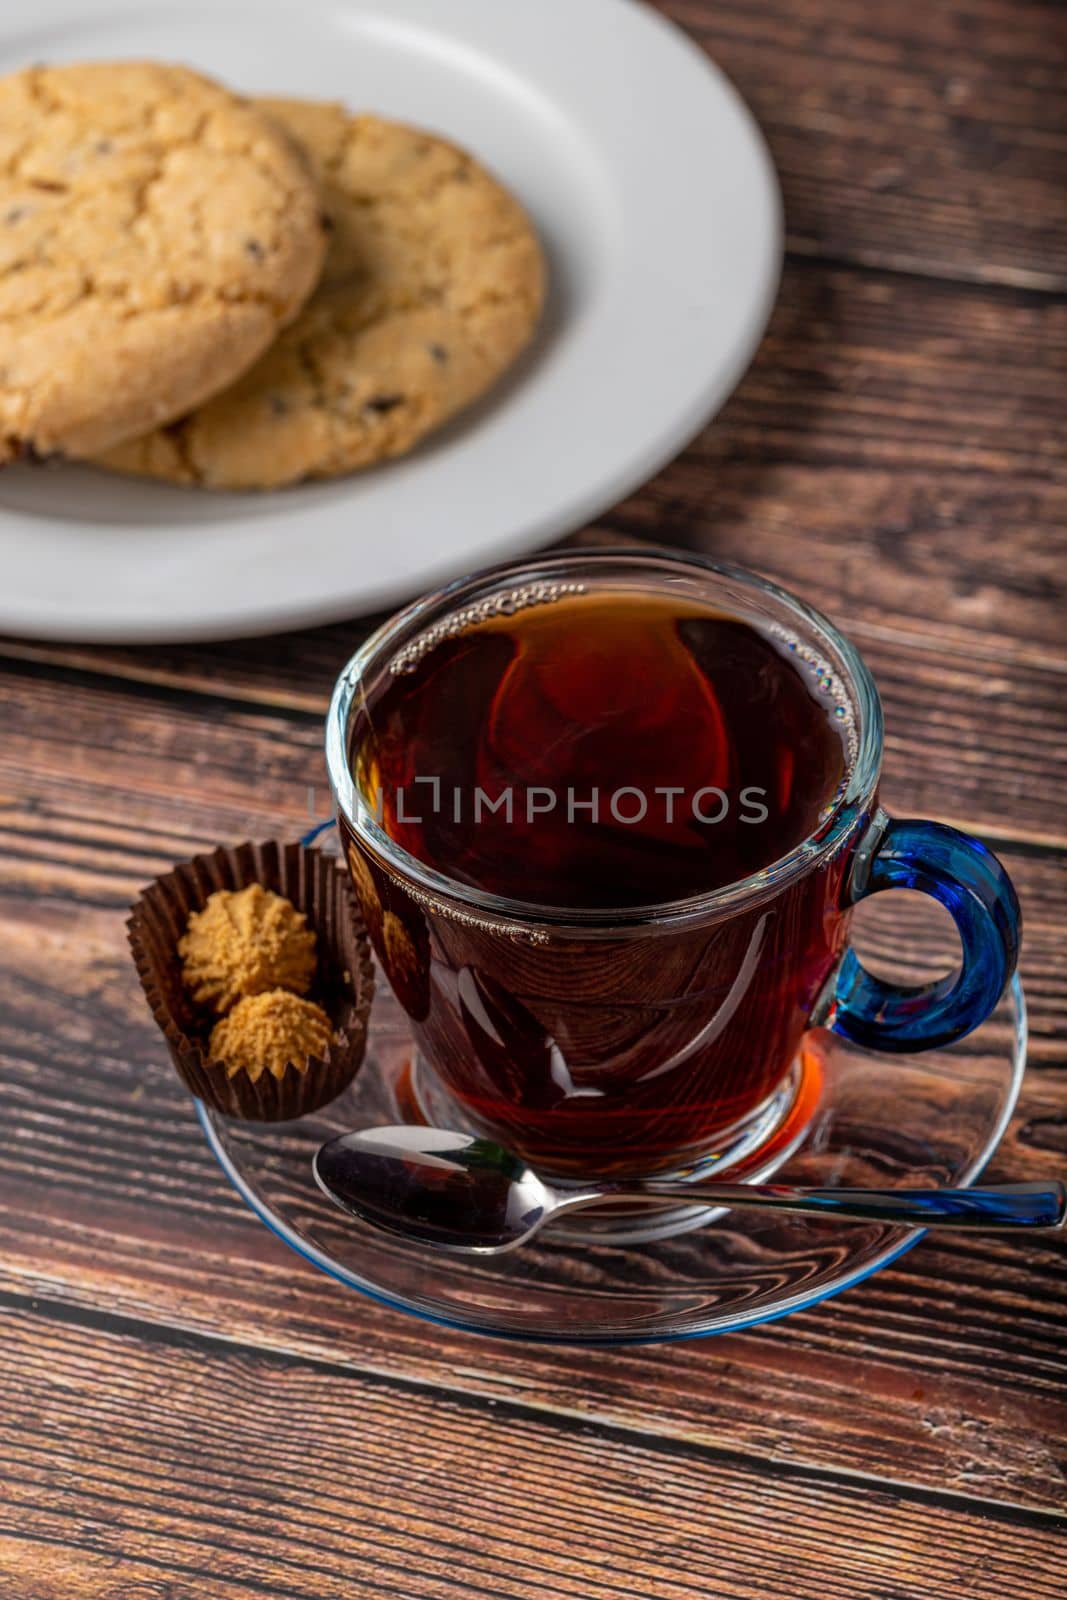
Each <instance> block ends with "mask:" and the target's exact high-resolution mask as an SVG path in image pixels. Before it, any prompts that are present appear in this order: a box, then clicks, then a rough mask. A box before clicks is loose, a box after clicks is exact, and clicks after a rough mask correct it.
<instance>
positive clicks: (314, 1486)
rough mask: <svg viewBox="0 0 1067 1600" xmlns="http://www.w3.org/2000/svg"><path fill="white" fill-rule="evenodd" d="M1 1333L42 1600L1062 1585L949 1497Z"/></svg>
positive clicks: (1061, 1556)
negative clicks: (870, 1486)
mask: <svg viewBox="0 0 1067 1600" xmlns="http://www.w3.org/2000/svg"><path fill="white" fill-rule="evenodd" d="M5 1335H6V1337H5V1354H6V1357H7V1359H6V1360H5V1363H4V1365H3V1368H0V1393H2V1394H3V1399H4V1404H3V1406H2V1407H0V1440H2V1450H0V1481H2V1480H4V1479H6V1483H5V1484H4V1488H5V1493H4V1494H3V1495H2V1496H0V1535H2V1542H0V1573H2V1572H3V1571H4V1568H5V1566H6V1567H7V1569H8V1571H9V1572H11V1571H13V1572H14V1574H15V1581H16V1582H18V1583H19V1584H20V1585H22V1587H20V1589H19V1594H20V1596H21V1597H22V1600H60V1597H62V1600H76V1597H78V1596H81V1595H86V1596H88V1595H94V1596H100V1595H105V1596H106V1595H114V1596H116V1597H117V1596H119V1595H122V1596H123V1600H129V1597H130V1596H131V1594H132V1593H134V1592H136V1593H141V1592H145V1593H147V1594H149V1595H152V1594H155V1593H166V1594H168V1595H170V1596H172V1597H173V1596H186V1595H189V1596H192V1595H196V1596H197V1597H199V1596H201V1595H202V1594H204V1593H205V1591H206V1587H207V1586H210V1592H211V1594H212V1596H216V1595H217V1596H219V1597H220V1600H222V1597H223V1596H227V1595H234V1596H238V1597H242V1600H243V1597H245V1596H251V1595H258V1594H269V1595H284V1596H285V1597H286V1600H298V1597H302V1596H308V1597H309V1600H312V1597H313V1600H325V1597H326V1596H327V1595H329V1596H333V1595H338V1596H339V1595H341V1594H351V1593H356V1594H366V1595H373V1596H375V1597H376V1600H378V1597H383V1600H384V1597H385V1596H390V1595H397V1596H401V1595H402V1596H404V1597H412V1600H414V1597H423V1596H426V1597H434V1600H444V1597H453V1596H456V1597H458V1596H460V1595H464V1596H478V1595H484V1596H487V1597H488V1596H492V1597H494V1600H511V1597H515V1600H518V1597H525V1596H528V1595H530V1594H531V1593H536V1594H537V1595H538V1596H543V1597H544V1600H570V1597H572V1596H574V1595H575V1594H578V1593H580V1594H581V1595H582V1596H583V1600H647V1597H648V1596H649V1595H655V1596H656V1597H657V1600H698V1597H700V1596H704V1595H707V1594H709V1593H715V1594H716V1595H719V1596H722V1597H723V1600H755V1597H757V1596H759V1597H761V1600H762V1597H765V1596H766V1595H767V1594H768V1593H770V1592H774V1593H780V1592H781V1589H780V1585H781V1583H782V1582H783V1579H784V1580H785V1581H787V1582H788V1586H789V1588H788V1592H789V1594H790V1600H809V1597H811V1600H816V1597H817V1600H845V1597H848V1600H856V1597H857V1596H859V1595H862V1596H864V1597H868V1596H869V1597H871V1600H874V1597H875V1596H878V1597H881V1596H887V1595H889V1594H893V1595H902V1594H907V1595H909V1596H910V1595H917V1594H920V1593H921V1594H922V1595H923V1596H924V1600H957V1596H958V1595H959V1594H961V1593H965V1594H966V1595H967V1596H968V1600H1052V1596H1054V1595H1056V1594H1057V1593H1059V1592H1060V1583H1061V1581H1062V1580H1063V1579H1065V1578H1067V1546H1065V1545H1064V1544H1063V1542H1062V1540H1059V1539H1057V1537H1056V1535H1055V1532H1054V1530H1053V1528H1052V1527H1051V1526H1050V1525H1048V1524H1047V1523H1045V1522H1043V1521H1040V1520H1037V1519H1033V1518H1031V1519H1028V1520H1027V1521H1026V1522H1023V1523H1020V1522H1019V1521H1018V1519H1017V1518H1008V1517H1006V1516H1004V1515H1003V1514H1000V1515H998V1514H997V1512H996V1511H994V1510H988V1509H987V1510H986V1511H984V1512H982V1513H976V1512H975V1511H973V1510H971V1509H970V1508H968V1507H966V1506H964V1507H962V1508H961V1507H960V1506H959V1505H957V1504H955V1503H953V1502H952V1501H951V1499H950V1500H949V1501H948V1502H947V1503H945V1502H944V1501H943V1500H942V1499H941V1498H940V1497H937V1496H930V1497H923V1498H921V1499H913V1498H909V1497H906V1496H904V1495H901V1494H900V1493H899V1492H897V1491H894V1490H893V1489H889V1488H886V1489H882V1490H872V1489H868V1488H864V1487H862V1486H860V1485H857V1484H856V1483H853V1482H842V1481H841V1480H840V1479H839V1478H838V1477H836V1476H835V1475H833V1474H814V1475H812V1474H808V1473H805V1472H797V1471H783V1470H781V1469H778V1470H776V1471H774V1472H773V1473H767V1472H764V1471H760V1470H759V1469H758V1468H756V1467H754V1466H753V1465H750V1464H749V1463H743V1462H738V1461H737V1460H736V1459H735V1458H734V1457H733V1456H732V1455H731V1454H730V1453H729V1452H721V1453H720V1452H711V1451H707V1452H700V1451H689V1452H687V1453H685V1454H679V1453H678V1452H676V1451H675V1450H673V1449H671V1448H670V1447H669V1446H663V1445H659V1444H657V1443H656V1442H655V1441H647V1440H638V1439H631V1438H628V1437H620V1436H618V1435H617V1434H615V1433H613V1432H612V1431H610V1430H606V1429H603V1428H601V1427H598V1426H596V1425H592V1426H590V1425H585V1426H581V1427H574V1426H572V1425H570V1424H569V1423H568V1422H566V1421H564V1420H559V1419H551V1420H550V1419H546V1418H536V1417H530V1416H528V1415H526V1414H524V1413H523V1412H522V1411H521V1410H518V1409H515V1408H510V1407H507V1406H505V1405H497V1406H493V1405H492V1403H491V1402H490V1403H488V1404H484V1403H478V1404H474V1405H472V1404H471V1403H469V1402H464V1401H462V1400H460V1399H457V1398H454V1397H445V1396H441V1395H434V1394H430V1393H428V1392H426V1391H422V1390H418V1389H413V1388H410V1387H405V1388H404V1389H402V1390H398V1389H397V1388H396V1387H395V1386H393V1385H391V1384H388V1383H380V1382H368V1381H366V1380H361V1379H357V1378H355V1377H354V1376H353V1375H352V1374H350V1373H348V1372H344V1371H337V1370H336V1369H334V1368H331V1367H328V1366H317V1365H313V1364H311V1363H307V1362H299V1361H292V1360H279V1359H276V1358H273V1357H270V1356H268V1355H266V1354H263V1353H261V1352H256V1353H252V1352H248V1351H244V1350H239V1349H234V1348H233V1347H232V1346H231V1347H227V1346H225V1345H223V1344H220V1343H210V1344H209V1343H204V1342H199V1341H192V1342H191V1341H189V1340H187V1339H181V1340H178V1341H174V1340H172V1339H171V1338H170V1337H169V1336H168V1335H167V1334H166V1333H163V1334H162V1336H160V1334H159V1332H156V1331H154V1332H153V1334H152V1336H151V1337H150V1338H147V1339H146V1338H145V1337H143V1336H139V1334H138V1332H137V1331H136V1330H132V1329H131V1330H119V1329H114V1330H113V1329H111V1328H109V1327H107V1326H106V1325H105V1326H102V1327H99V1328H92V1329H89V1328H83V1327H79V1326H77V1325H75V1324H73V1323H71V1322H54V1321H50V1320H49V1319H47V1318H45V1317H42V1316H34V1315H32V1314H28V1313H27V1312H25V1311H21V1310H15V1311H13V1312H12V1313H11V1314H9V1315H8V1317H7V1318H6V1323H5ZM16 1373H17V1375H18V1376H17V1378H16V1376H15V1374H16ZM131 1401H132V1402H133V1403H132V1404H131V1403H130V1402H131ZM72 1491H73V1495H72ZM103 1562H112V1563H114V1566H113V1569H111V1570H110V1571H108V1570H107V1569H106V1568H105V1569H103V1571H102V1569H101V1564H102V1563H103ZM786 1574H788V1577H787V1578H786V1576H785V1575H786ZM27 1581H28V1583H29V1587H28V1588H26V1587H25V1585H26V1583H27ZM142 1582H143V1583H145V1584H147V1585H148V1587H147V1589H146V1590H144V1591H142V1590H141V1589H140V1588H138V1589H136V1590H135V1589H134V1585H135V1584H139V1583H142ZM101 1584H103V1585H104V1586H103V1587H100V1585H101Z"/></svg>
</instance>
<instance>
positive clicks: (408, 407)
mask: <svg viewBox="0 0 1067 1600" xmlns="http://www.w3.org/2000/svg"><path fill="white" fill-rule="evenodd" d="M544 290H545V269H544V261H543V256H542V253H541V250H540V247H539V244H538V241H537V237H536V234H535V232H534V230H533V227H532V225H531V223H530V221H529V219H528V217H527V216H526V214H525V212H524V211H523V209H522V207H521V206H520V205H519V204H518V202H517V201H516V200H515V199H514V198H513V197H512V196H511V195H510V194H509V193H508V192H507V191H506V190H505V189H504V188H502V187H501V185H500V184H499V183H497V182H496V180H495V179H494V178H492V177H491V176H490V175H489V174H488V173H487V172H486V171H485V170H484V169H483V168H482V167H480V166H479V165H478V163H477V162H476V161H474V160H473V159H472V158H471V157H470V156H468V155H466V154H464V153H463V152H462V151H460V150H458V149H456V148H455V147H454V146H452V145H450V144H448V143H446V142H445V141H444V140H442V139H439V138H436V137H434V136H432V135H430V134H427V133H424V132H421V131H419V130H417V129H414V128H409V127H406V126H403V125H401V124H398V123H392V122H386V121H384V120H382V119H380V118H378V117H374V116H368V115H351V114H349V113H348V112H347V111H346V110H345V109H344V108H343V107H341V106H337V105H328V104H319V103H315V102H308V101H293V100H261V101H255V102H250V101H248V100H245V99H242V98H240V97H239V96H237V95H234V94H232V93H230V92H229V91H228V90H226V89H224V88H222V87H221V86H220V85H218V84H216V83H213V82H211V81H209V80H208V79H206V78H204V77H202V76H200V75H199V74H197V73H194V72H191V71H189V70H188V69H186V68H184V67H175V66H163V65H159V64H155V63H133V62H122V63H115V64H106V63H92V64H87V65H81V66H68V67H56V68H40V67H35V68H31V69H28V70H27V71H24V72H20V73H17V74H15V75H13V76H11V77H8V78H6V79H2V80H0V464H2V463H3V462H4V461H7V460H11V459H15V458H18V457H29V458H31V459H34V458H42V457H49V456H53V455H60V456H69V457H75V458H80V459H91V460H95V461H98V462H99V463H100V464H102V465H103V466H106V467H109V468H111V469H112V470H115V471H118V472H124V473H136V474H141V475H146V476H149V477H154V478H162V479H166V480H169V481H171V482H175V483H183V484H195V485H203V486H205V487H208V488H216V489H264V488H277V487H280V486H282V485H284V484H290V483H296V482H299V481H300V480H302V479H306V478H324V477H334V476H337V475H339V474H342V473H346V472H351V471H354V470H356V469H358V468H363V467H369V466H372V465H373V464H374V463H376V462H380V461H384V460H386V459H388V458H391V457H394V456H398V455H402V454H403V453H404V452H405V451H407V450H410V449H411V448H412V446H413V445H414V444H416V443H417V442H418V441H419V440H420V439H422V438H423V437H425V435H426V434H428V433H430V432H431V431H432V430H433V429H434V428H437V427H439V426H440V425H441V424H442V423H444V422H445V421H447V420H448V419H449V418H450V417H453V416H454V415H455V414H456V413H457V412H459V411H461V410H462V409H463V408H464V407H465V406H467V405H469V404H470V403H471V402H472V401H473V400H475V399H477V398H478V397H479V396H480V395H482V394H484V393H485V392H486V390H488V389H489V388H490V387H491V386H492V384H493V383H494V382H495V381H496V380H497V379H498V378H499V377H500V376H501V374H502V373H503V372H504V371H506V369H507V368H508V367H509V366H510V365H511V364H512V363H513V362H514V361H515V360H516V358H517V357H518V355H519V354H520V353H521V352H522V350H523V349H524V348H525V346H526V345H527V344H528V343H529V341H530V339H531V338H532V336H533V333H534V330H535V328H536V326H537V322H538V319H539V316H540V313H541V308H542V304H543V299H544Z"/></svg>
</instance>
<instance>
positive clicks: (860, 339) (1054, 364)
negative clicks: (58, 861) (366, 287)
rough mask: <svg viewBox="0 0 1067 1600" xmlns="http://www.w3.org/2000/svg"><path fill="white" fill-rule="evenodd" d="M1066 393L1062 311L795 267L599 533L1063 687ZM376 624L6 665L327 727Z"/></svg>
mask: <svg viewBox="0 0 1067 1600" xmlns="http://www.w3.org/2000/svg"><path fill="white" fill-rule="evenodd" d="M1065 393H1067V307H1065V306H1063V305H1059V304H1054V303H1050V302H1046V301H1044V300H1041V299H1035V298H1034V297H1027V296H1018V295H1011V294H1004V293H998V292H986V291H962V292H960V291H958V290H954V289H952V288H950V287H948V286H945V285H942V284H938V283H923V282H911V281H903V280H900V279H895V278H893V277H892V276H890V275H885V274H881V275H869V276H867V275H862V274H857V273H854V272H843V271H839V270H836V269H833V268H829V267H826V266H825V265H820V264H815V263H811V264H805V263H791V264H790V266H789V267H788V269H787V272H786V276H785V279H784V281H783V285H782V293H781V299H780V302H779V305H778V308H777V310H776V312H775V315H774V318H773V320H772V323H771V327H770V330H769V332H768V335H767V338H766V340H765V342H764V345H763V348H762V349H761V351H760V354H759V356H758V358H757V360H756V363H755V365H754V367H753V369H752V370H751V372H750V373H749V375H748V376H747V378H746V379H745V380H744V381H743V383H742V384H741V386H740V388H739V389H738V391H737V393H736V394H735V395H734V397H733V399H732V400H731V401H730V402H729V403H728V404H727V406H726V408H725V409H724V411H723V412H722V414H721V415H720V417H719V418H718V419H717V420H716V421H715V422H714V423H713V424H712V425H711V426H710V427H709V428H708V429H706V430H705V432H704V433H703V434H702V435H701V436H700V438H699V439H697V440H696V441H695V443H694V444H693V446H692V447H691V448H690V449H689V450H688V451H686V452H685V453H684V454H683V455H682V456H681V457H680V458H679V459H678V460H677V461H676V462H675V463H674V464H673V465H672V466H670V467H668V468H667V469H666V470H665V471H664V472H662V473H660V474H659V476H658V477H657V478H655V479H654V480H653V482H652V483H651V484H650V485H649V486H647V488H645V489H643V490H642V491H641V492H640V493H639V494H637V495H635V496H633V497H631V499H630V500H628V501H626V502H625V503H624V504H623V505H621V506H620V507H617V508H616V509H615V510H614V511H612V512H611V513H609V514H608V515H606V516H605V517H604V518H603V519H602V520H601V525H600V536H601V537H603V536H605V535H608V536H616V537H617V536H620V535H621V536H623V537H627V536H633V537H639V538H644V539H652V540H661V541H663V542H666V543H668V544H681V545H684V546H688V547H691V548H694V549H699V550H703V551H705V552H706V553H709V554H711V555H714V556H716V557H718V558H720V559H723V560H734V561H739V562H741V563H743V564H745V565H749V566H754V567H756V568H757V569H758V570H760V571H762V572H765V573H767V574H768V575H769V576H771V577H774V578H777V579H779V580H780V581H781V582H783V583H785V584H787V585H788V586H789V587H791V588H794V589H796V590H797V591H798V592H799V593H800V594H802V595H803V596H804V597H805V598H806V599H809V600H811V601H813V602H814V603H815V604H817V605H819V606H820V607H821V608H822V609H823V610H825V611H826V612H827V613H828V614H829V615H830V616H832V617H833V618H834V620H835V621H837V622H838V623H839V624H840V625H841V626H842V627H844V628H846V629H847V630H849V631H851V632H852V633H853V634H854V636H855V637H856V639H857V642H858V643H859V644H860V645H861V646H862V647H863V648H865V649H873V647H874V645H875V643H877V642H879V641H880V642H881V643H882V644H883V645H888V646H890V647H895V648H896V650H897V652H898V655H899V652H900V651H901V649H904V650H907V651H909V652H910V651H912V650H913V649H914V648H915V646H916V645H922V646H923V647H929V648H933V649H936V650H937V651H938V652H942V653H943V652H946V651H947V652H951V653H953V654H954V655H956V656H957V657H960V658H962V660H960V661H957V662H956V667H957V670H962V668H963V665H964V663H972V662H974V661H976V660H982V661H986V660H988V661H991V662H992V661H997V662H1005V663H1009V664H1011V665H1012V666H1013V667H1016V666H1020V667H1021V666H1023V665H1026V664H1036V665H1038V666H1048V667H1051V669H1052V670H1059V671H1062V670H1063V660H1064V656H1063V649H1062V642H1063V641H1062V625H1061V620H1060V611H1061V606H1060V595H1061V591H1062V571H1063V565H1064V559H1065V553H1067V549H1065V547H1067V540H1065V538H1064V530H1065V529H1067V472H1065V469H1064V461H1065V460H1067V420H1065V419H1067V410H1065V408H1064V406H1063V396H1064V394H1065ZM42 470H51V469H42ZM60 470H61V469H60ZM416 582H417V580H413V583H416ZM367 625H368V624H367V623H366V622H363V623H358V622H357V623H348V624H340V625H338V626H336V627H332V628H321V629H316V630H312V631H310V632H305V633H300V634H293V635H287V636H285V637H284V639H283V640H279V639H271V640H250V641H241V640H239V641H234V642H228V643H223V644H219V645H213V646H211V647H209V648H204V647H203V646H192V647H180V646H179V647H161V646H152V647H150V648H142V649H90V648H87V647H70V646H67V647H65V646H62V645H53V644H48V645H33V644H30V643H27V642H25V641H10V642H7V643H3V642H0V656H2V655H3V654H10V655H12V656H16V657H29V658H31V659H41V660H51V661H57V662H64V663H66V664H68V665H71V666H78V667H82V668H85V669H87V670H90V671H99V672H107V673H118V674H122V675H127V676H129V677H131V678H134V679H137V680H139V681H142V682H146V683H156V684H161V685H168V684H169V685H184V686H188V687H191V688H195V689H197V690H199V691H203V692H205V693H212V694H220V695H223V696H225V695H227V694H237V695H239V696H241V697H242V698H244V699H249V700H253V701H257V702H261V701H265V702H267V703H271V704H276V705H279V706H285V707H289V708H292V709H296V710H318V709H319V708H320V707H321V706H323V705H324V704H325V702H326V701H327V699H328V696H329V693H330V689H331V688H332V685H333V681H334V678H335V677H336V674H337V671H338V669H339V668H340V666H341V665H342V664H343V663H344V661H345V660H347V658H348V656H349V655H350V654H351V653H352V650H353V649H354V648H355V646H356V644H357V642H358V640H359V639H360V638H361V637H362V636H363V634H364V633H365V631H366V628H367ZM281 663H283V664H284V666H281V665H280V664H281ZM996 676H997V675H996V674H993V677H994V678H995V677H996Z"/></svg>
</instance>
